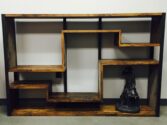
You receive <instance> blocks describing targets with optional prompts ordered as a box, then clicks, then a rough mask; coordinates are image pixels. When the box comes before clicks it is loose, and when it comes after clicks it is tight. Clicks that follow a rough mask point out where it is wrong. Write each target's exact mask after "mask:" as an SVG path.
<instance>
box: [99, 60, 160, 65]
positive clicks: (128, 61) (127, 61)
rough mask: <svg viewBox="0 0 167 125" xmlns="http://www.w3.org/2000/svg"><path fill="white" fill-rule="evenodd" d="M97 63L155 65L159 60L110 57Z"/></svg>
mask: <svg viewBox="0 0 167 125" xmlns="http://www.w3.org/2000/svg"><path fill="white" fill-rule="evenodd" d="M99 63H100V64H101V65H157V64H159V61H157V60H148V59H146V60H124V59H120V60H118V59H117V60H112V59H111V60H110V59H106V60H100V61H99Z"/></svg>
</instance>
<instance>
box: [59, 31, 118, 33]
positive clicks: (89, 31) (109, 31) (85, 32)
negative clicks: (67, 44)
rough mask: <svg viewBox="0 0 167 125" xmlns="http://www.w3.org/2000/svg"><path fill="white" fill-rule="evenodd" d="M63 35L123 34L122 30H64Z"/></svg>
mask: <svg viewBox="0 0 167 125" xmlns="http://www.w3.org/2000/svg"><path fill="white" fill-rule="evenodd" d="M62 32H63V33H121V30H63V31H62Z"/></svg>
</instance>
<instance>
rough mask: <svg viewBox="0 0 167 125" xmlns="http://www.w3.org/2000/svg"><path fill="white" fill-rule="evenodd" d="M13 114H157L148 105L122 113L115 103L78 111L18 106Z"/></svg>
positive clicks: (73, 109)
mask: <svg viewBox="0 0 167 125" xmlns="http://www.w3.org/2000/svg"><path fill="white" fill-rule="evenodd" d="M12 115H13V116H155V112H154V111H153V110H152V109H151V108H150V107H149V106H146V105H143V106H141V111H140V112H139V113H122V112H119V111H116V110H115V106H114V105H102V106H101V108H100V109H99V110H96V111H95V110H91V109H90V110H89V111H87V110H86V111H83V110H81V111H78V110H75V108H72V109H71V110H68V111H66V110H65V109H56V108H18V109H14V110H13V112H12Z"/></svg>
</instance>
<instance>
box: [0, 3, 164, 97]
mask: <svg viewBox="0 0 167 125" xmlns="http://www.w3.org/2000/svg"><path fill="white" fill-rule="evenodd" d="M135 12H138V13H139V12H167V1H166V0H161V1H158V0H152V1H145V0H140V1H134V0H126V1H122V0H116V1H111V0H108V1H99V0H91V1H83V0H70V1H66V0H61V1H52V0H47V1H46V0H45V1H44V0H40V1H38V0H29V1H22V0H13V1H10V0H5V1H0V14H2V13H135ZM22 21H23V20H22ZM69 21H70V20H69ZM37 22H38V21H37ZM45 22H48V20H47V21H45ZM81 22H82V20H81ZM50 23H51V24H52V23H54V21H50ZM50 23H49V24H48V25H51V24H50ZM72 23H74V24H76V25H80V23H78V24H77V22H74V20H72V21H71V24H70V23H69V25H71V27H74V28H76V27H75V26H74V25H73V24H72ZM91 23H92V22H89V24H87V25H88V27H89V26H90V24H91ZM0 24H1V20H0ZM20 24H21V22H20ZM22 24H23V25H21V27H22V28H25V27H27V25H31V24H32V23H31V21H30V22H29V23H28V24H24V23H22ZM54 24H55V23H54ZM105 25H106V26H107V25H108V24H107V23H106V24H105V23H104V26H105ZM142 25H145V23H142ZM81 26H82V25H81ZM91 26H92V25H91ZM31 27H32V26H31ZM31 27H29V26H28V27H27V28H26V30H29V29H28V28H31ZM51 27H52V26H51ZM144 27H145V26H143V27H142V28H144ZM52 28H53V27H52ZM34 32H35V31H34ZM55 32H56V31H54V29H53V30H52V31H49V33H48V32H42V31H41V32H39V33H35V34H32V33H31V32H29V33H18V34H17V39H18V45H19V46H22V47H25V48H24V49H20V50H19V49H18V52H20V53H19V56H18V60H19V63H20V64H26V63H27V64H29V63H31V64H38V61H39V62H40V64H54V63H56V64H57V63H60V58H61V56H60V53H59V52H60V50H59V49H58V48H55V47H56V46H52V44H53V42H54V41H55V45H56V44H57V45H58V44H59V43H58V41H59V40H60V37H59V34H58V33H55ZM130 34H131V33H125V34H124V37H125V42H126V39H128V40H130V41H134V40H136V42H138V40H139V41H140V40H141V41H148V38H149V34H148V33H146V32H143V33H139V34H136V33H135V34H134V35H137V37H133V36H132V34H131V35H130ZM38 36H40V37H38ZM166 36H167V32H166V34H165V40H166ZM69 37H70V36H69ZM80 37H81V38H82V37H83V36H80ZM106 37H109V36H106ZM69 39H70V42H74V43H75V42H77V41H79V42H81V41H80V39H79V36H77V35H76V36H75V37H73V38H69ZM92 39H94V40H93V41H95V39H96V37H92ZM84 40H85V39H82V41H83V42H84ZM45 41H47V44H46V43H45ZM85 41H86V40H85ZM105 41H106V44H107V43H108V42H107V40H105ZM23 42H25V43H26V45H25V44H23ZM39 42H41V43H40V46H39V44H38V43H39ZM19 43H21V44H19ZM27 43H28V44H27ZM45 45H47V46H45ZM107 45H108V44H107ZM77 46H79V45H77ZM92 46H93V47H90V48H86V47H85V48H84V47H82V48H81V49H78V48H77V47H76V46H72V47H70V46H69V49H68V54H69V57H70V58H69V59H68V61H69V62H71V63H70V64H69V65H68V68H69V69H71V70H70V72H68V77H69V78H71V79H69V80H68V82H69V85H70V87H69V91H77V90H78V91H96V88H97V86H96V83H97V79H96V77H97V72H96V71H97V69H96V68H95V67H96V65H97V64H94V63H93V62H96V60H97V57H96V55H97V49H96V48H95V47H94V46H96V43H93V45H92ZM166 46H167V44H166V42H165V46H164V48H166ZM35 47H37V50H35ZM47 47H48V48H49V49H45V48H47ZM44 49H45V51H42V50H44ZM31 50H32V51H31ZM131 51H133V50H128V51H127V50H123V51H120V50H118V49H116V50H115V48H104V49H103V54H102V55H103V57H104V58H109V57H110V58H115V57H119V58H134V56H133V54H131ZM41 52H43V53H41ZM144 52H146V55H147V50H143V51H140V52H139V51H137V54H142V53H144ZM89 53H91V54H89ZM109 53H110V54H109ZM111 53H112V54H111ZM87 54H89V58H88V60H90V62H91V63H88V62H87V60H86V55H87ZM129 54H130V56H127V55H129ZM25 55H26V56H25ZM134 55H135V53H134ZM146 55H143V57H145V56H146ZM23 56H24V57H26V58H22V57H23ZM55 56H56V57H57V56H58V58H55ZM0 57H1V59H0V67H1V68H0V69H1V70H0V98H5V97H6V94H5V83H4V81H5V77H4V59H3V37H2V25H0ZM77 57H78V58H77ZM80 57H82V58H80ZM46 58H47V59H46ZM70 59H74V60H70ZM28 61H29V62H28ZM79 62H81V63H82V64H83V65H82V66H81V65H80V64H81V63H79ZM163 64H164V67H163V78H162V93H161V97H162V98H167V92H166V88H167V85H166V82H165V81H166V79H165V77H166V74H167V66H166V64H167V56H166V49H164V62H163ZM90 67H91V68H90ZM78 72H79V73H78ZM88 74H90V76H89V75H88ZM37 75H38V76H41V74H37ZM81 76H82V77H81ZM26 77H29V78H32V76H31V74H28V76H26ZM45 77H46V76H45V75H43V77H41V78H43V79H48V78H45ZM49 77H51V78H53V77H54V75H53V74H52V75H50V76H49ZM104 82H105V84H106V85H105V87H104V88H105V89H106V91H105V93H104V95H105V97H119V95H120V93H121V90H122V85H121V84H123V82H124V81H123V80H122V79H120V80H119V79H112V78H106V79H105V80H104ZM136 82H137V90H138V92H139V95H140V96H141V97H142V98H144V97H146V93H147V92H146V89H145V88H146V86H147V84H145V83H147V79H145V78H138V79H137V81H136ZM55 83H59V84H56V85H55V86H54V87H53V89H54V91H62V88H63V87H62V84H61V83H62V81H61V80H58V79H57V80H55ZM110 83H112V85H111V84H110ZM83 84H85V86H86V87H85V86H83ZM113 84H115V85H114V87H115V88H113Z"/></svg>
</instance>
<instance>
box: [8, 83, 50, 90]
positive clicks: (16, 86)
mask: <svg viewBox="0 0 167 125" xmlns="http://www.w3.org/2000/svg"><path fill="white" fill-rule="evenodd" d="M10 88H11V89H48V88H49V85H48V84H43V83H42V84H41V83H34V84H30V83H24V84H23V83H22V84H20V83H17V82H16V83H11V84H10Z"/></svg>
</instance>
